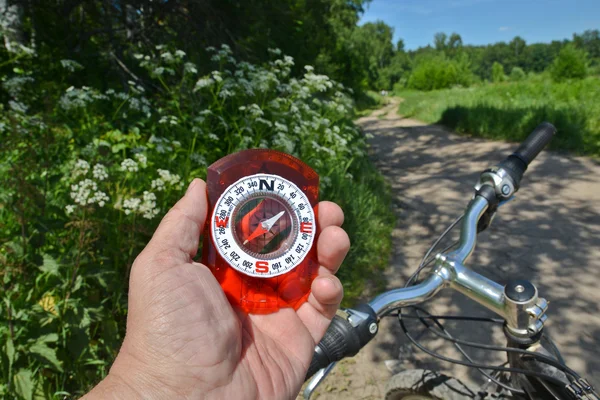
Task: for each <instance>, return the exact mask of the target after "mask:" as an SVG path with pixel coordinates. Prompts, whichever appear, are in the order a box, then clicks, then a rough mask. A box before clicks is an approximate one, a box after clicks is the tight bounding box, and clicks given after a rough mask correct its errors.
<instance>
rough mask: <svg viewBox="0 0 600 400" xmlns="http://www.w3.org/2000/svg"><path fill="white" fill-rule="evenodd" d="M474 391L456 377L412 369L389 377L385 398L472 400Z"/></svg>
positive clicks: (390, 399)
mask: <svg viewBox="0 0 600 400" xmlns="http://www.w3.org/2000/svg"><path fill="white" fill-rule="evenodd" d="M475 398H476V393H475V392H473V391H472V390H471V389H469V387H468V386H467V385H465V384H464V383H462V382H461V381H459V380H458V379H455V378H452V377H449V376H447V375H444V374H440V373H438V372H434V371H429V370H424V369H412V370H406V371H402V372H400V373H398V374H396V375H394V376H392V377H391V378H390V380H389V381H388V383H387V385H386V388H385V400H411V399H414V400H417V399H419V400H421V399H431V400H473V399H475Z"/></svg>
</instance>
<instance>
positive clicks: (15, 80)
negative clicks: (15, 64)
mask: <svg viewBox="0 0 600 400" xmlns="http://www.w3.org/2000/svg"><path fill="white" fill-rule="evenodd" d="M32 82H34V79H33V78H32V77H30V76H14V77H12V78H9V79H7V80H6V81H4V82H3V83H2V87H3V88H4V90H6V91H7V92H8V94H10V95H11V96H12V97H15V98H16V97H18V96H19V95H20V94H21V93H22V92H23V90H25V85H27V84H28V83H32Z"/></svg>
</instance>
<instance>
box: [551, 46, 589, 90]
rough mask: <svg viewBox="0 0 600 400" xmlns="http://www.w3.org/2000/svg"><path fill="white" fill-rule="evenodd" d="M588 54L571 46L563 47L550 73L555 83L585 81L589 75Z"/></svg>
mask: <svg viewBox="0 0 600 400" xmlns="http://www.w3.org/2000/svg"><path fill="white" fill-rule="evenodd" d="M587 62H588V61H587V53H586V52H585V51H584V50H581V49H577V48H575V46H573V45H571V44H569V45H567V46H565V47H563V48H562V49H561V51H560V53H558V57H556V59H555V60H554V62H553V63H552V67H551V69H550V73H551V75H552V79H554V80H555V81H563V80H565V79H583V78H585V77H586V75H587Z"/></svg>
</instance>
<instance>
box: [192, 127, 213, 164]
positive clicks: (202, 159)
mask: <svg viewBox="0 0 600 400" xmlns="http://www.w3.org/2000/svg"><path fill="white" fill-rule="evenodd" d="M211 135H212V134H211ZM213 136H215V135H213ZM190 159H191V160H192V161H193V162H195V163H196V164H199V165H206V158H205V157H204V156H203V155H201V154H198V153H194V154H192V155H191V156H190Z"/></svg>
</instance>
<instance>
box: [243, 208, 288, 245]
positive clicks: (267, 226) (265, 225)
mask: <svg viewBox="0 0 600 400" xmlns="http://www.w3.org/2000/svg"><path fill="white" fill-rule="evenodd" d="M283 214H285V211H281V212H279V213H278V214H277V215H274V216H273V217H271V218H269V219H267V220H265V221H262V222H261V223H260V224H258V226H257V227H256V229H255V230H254V232H252V234H251V235H250V236H248V237H247V238H246V240H244V244H246V243H248V242H249V241H251V240H253V239H256V238H257V237H259V236H260V235H264V234H265V233H267V232H269V231H270V230H271V228H272V227H273V225H275V223H276V222H277V221H278V220H279V218H281V216H282V215H283Z"/></svg>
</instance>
